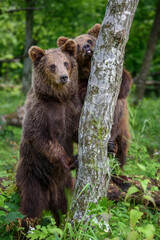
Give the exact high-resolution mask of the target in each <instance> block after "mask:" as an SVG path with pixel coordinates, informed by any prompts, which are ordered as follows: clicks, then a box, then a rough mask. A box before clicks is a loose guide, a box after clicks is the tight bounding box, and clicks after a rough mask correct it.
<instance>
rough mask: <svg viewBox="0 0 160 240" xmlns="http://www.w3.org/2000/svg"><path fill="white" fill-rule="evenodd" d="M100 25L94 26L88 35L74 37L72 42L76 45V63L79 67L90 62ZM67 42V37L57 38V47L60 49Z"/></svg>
mask: <svg viewBox="0 0 160 240" xmlns="http://www.w3.org/2000/svg"><path fill="white" fill-rule="evenodd" d="M100 28H101V25H100V24H95V25H94V26H93V27H92V28H91V29H90V30H89V31H88V34H82V35H80V36H78V37H76V38H75V39H74V40H75V42H76V44H77V62H78V64H79V65H83V64H86V62H90V61H91V57H92V54H93V50H94V47H95V45H96V40H97V37H98V34H99V31H100ZM67 40H68V38H67V37H59V38H58V40H57V45H58V46H59V47H60V46H62V45H63V44H64V43H65V42H66V41H67Z"/></svg>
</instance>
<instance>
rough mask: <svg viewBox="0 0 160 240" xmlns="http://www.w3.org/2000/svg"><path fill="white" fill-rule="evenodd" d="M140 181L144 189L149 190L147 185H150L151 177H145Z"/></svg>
mask: <svg viewBox="0 0 160 240" xmlns="http://www.w3.org/2000/svg"><path fill="white" fill-rule="evenodd" d="M139 182H140V183H141V185H142V188H143V191H144V192H146V191H147V186H148V183H149V182H150V180H149V179H144V180H139Z"/></svg>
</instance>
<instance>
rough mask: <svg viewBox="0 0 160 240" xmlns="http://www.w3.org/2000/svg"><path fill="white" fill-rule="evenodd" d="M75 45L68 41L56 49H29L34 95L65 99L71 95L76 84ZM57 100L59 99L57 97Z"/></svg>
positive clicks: (70, 40) (34, 47)
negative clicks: (63, 97) (32, 70)
mask: <svg viewBox="0 0 160 240" xmlns="http://www.w3.org/2000/svg"><path fill="white" fill-rule="evenodd" d="M76 53H77V47H76V43H75V41H74V40H72V39H68V40H67V41H66V42H65V44H63V46H61V47H60V48H58V49H49V50H45V51H44V50H42V49H41V48H39V47H37V46H33V47H31V48H30V49H29V56H30V58H31V59H32V61H33V69H34V72H33V88H34V90H35V92H36V93H38V94H43V95H50V96H53V97H55V98H57V97H58V96H62V95H63V96H64V95H65V97H67V96H69V95H70V94H73V92H74V91H75V90H74V89H75V88H76V84H77V79H78V77H77V74H78V73H77V64H76V60H75V59H76ZM58 98H59V97H58Z"/></svg>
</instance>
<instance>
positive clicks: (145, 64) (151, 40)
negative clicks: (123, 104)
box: [135, 0, 160, 102]
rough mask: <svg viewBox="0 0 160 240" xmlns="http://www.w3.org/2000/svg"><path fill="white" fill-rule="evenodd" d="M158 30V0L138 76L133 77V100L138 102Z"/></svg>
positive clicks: (159, 5) (159, 6)
mask: <svg viewBox="0 0 160 240" xmlns="http://www.w3.org/2000/svg"><path fill="white" fill-rule="evenodd" d="M159 32H160V0H159V1H158V4H157V10H156V15H155V19H154V22H153V25H152V29H151V32H150V36H149V39H148V43H147V49H146V52H145V55H144V59H143V63H142V66H141V69H140V72H139V74H138V76H137V77H136V78H135V83H136V84H137V87H136V99H135V102H138V100H142V99H143V96H144V92H145V81H147V78H148V75H149V70H150V66H151V63H152V59H153V54H154V49H155V46H156V43H157V41H158V35H159Z"/></svg>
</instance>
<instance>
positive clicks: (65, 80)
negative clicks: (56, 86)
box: [60, 74, 68, 83]
mask: <svg viewBox="0 0 160 240" xmlns="http://www.w3.org/2000/svg"><path fill="white" fill-rule="evenodd" d="M60 82H61V83H67V82H68V76H67V75H66V74H63V75H61V76H60Z"/></svg>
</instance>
